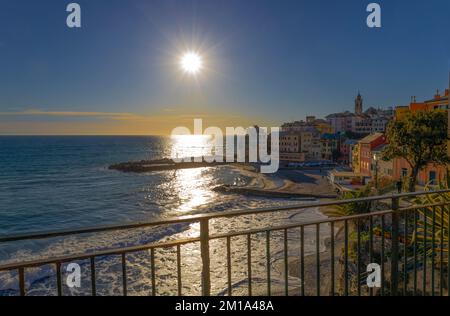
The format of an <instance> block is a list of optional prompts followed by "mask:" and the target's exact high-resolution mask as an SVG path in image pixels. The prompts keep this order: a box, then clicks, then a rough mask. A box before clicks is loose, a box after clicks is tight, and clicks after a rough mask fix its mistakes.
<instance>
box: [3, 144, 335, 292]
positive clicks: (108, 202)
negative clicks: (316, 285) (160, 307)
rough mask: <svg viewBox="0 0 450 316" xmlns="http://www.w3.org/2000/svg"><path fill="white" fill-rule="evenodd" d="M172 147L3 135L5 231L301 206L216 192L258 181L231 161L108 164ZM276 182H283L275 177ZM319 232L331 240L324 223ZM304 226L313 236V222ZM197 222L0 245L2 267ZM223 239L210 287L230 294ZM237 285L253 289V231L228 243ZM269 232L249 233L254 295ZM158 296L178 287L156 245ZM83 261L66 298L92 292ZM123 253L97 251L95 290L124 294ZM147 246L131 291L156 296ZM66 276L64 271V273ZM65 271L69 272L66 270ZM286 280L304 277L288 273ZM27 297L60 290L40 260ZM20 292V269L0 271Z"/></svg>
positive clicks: (164, 233)
mask: <svg viewBox="0 0 450 316" xmlns="http://www.w3.org/2000/svg"><path fill="white" fill-rule="evenodd" d="M181 145H182V146H185V147H186V152H187V153H191V154H193V155H195V154H202V153H204V152H205V151H208V150H210V148H208V144H207V143H205V144H201V143H199V142H188V143H186V144H181ZM174 146H177V147H179V146H180V144H174V141H173V139H171V138H169V137H155V136H149V137H116V136H114V137H113V136H104V137H99V136H95V137H94V136H91V137H75V136H70V137H69V136H67V137H59V136H58V137H56V136H32V137H31V136H21V137H19V136H10V137H0V168H1V169H0V235H1V236H5V235H11V234H18V233H29V232H38V231H49V230H59V229H76V228H82V227H92V226H96V225H111V224H126V223H130V222H135V221H151V220H158V219H163V218H170V217H175V216H180V215H190V214H196V213H208V212H223V211H228V210H233V209H244V208H253V207H266V206H276V205H286V204H289V203H296V204H298V203H301V202H299V201H295V200H291V199H273V198H270V199H269V198H262V197H246V196H241V195H232V194H222V193H218V192H215V191H214V190H213V188H214V187H216V186H219V185H223V184H228V185H243V184H246V183H249V182H250V181H251V180H252V178H251V175H249V174H248V173H243V172H241V171H240V170H239V169H237V168H232V167H229V166H221V167H210V168H198V169H184V170H171V171H161V172H152V173H143V174H135V173H121V172H118V171H112V170H109V169H108V166H109V165H110V164H114V163H119V162H125V161H138V160H143V159H160V158H166V157H170V155H171V151H172V149H173V147H174ZM272 177H273V180H274V181H279V180H278V179H277V178H276V176H272ZM319 218H323V215H321V214H320V213H319V212H318V211H317V210H316V209H305V210H301V211H300V210H297V211H296V210H294V211H289V212H279V213H271V214H264V215H251V216H242V217H239V218H233V219H216V220H213V221H212V222H211V224H210V225H211V228H210V230H211V233H212V234H215V233H226V232H230V231H238V230H246V229H255V228H258V227H261V228H263V227H268V226H276V225H283V224H287V223H293V222H299V221H305V220H312V219H319ZM322 229H323V231H322V232H321V236H322V240H321V247H323V238H326V237H327V231H328V230H327V228H326V226H325V225H324V226H323V228H322ZM305 233H306V235H307V237H308V236H311V238H306V240H314V238H312V237H313V236H314V234H315V231H314V229H313V228H311V229H309V228H307V229H306V230H305ZM198 234H199V225H198V224H196V223H194V224H178V225H171V226H161V227H156V228H143V229H135V230H129V231H119V232H114V233H100V234H90V235H83V236H72V237H65V238H52V239H49V240H41V241H26V242H15V243H6V244H2V245H0V264H4V263H9V262H19V261H27V260H33V259H39V258H47V257H52V256H61V255H68V254H84V253H89V252H92V251H98V250H105V249H112V248H117V247H124V246H135V245H142V244H146V243H153V242H157V241H166V240H176V239H179V238H186V237H196V236H198ZM282 241H283V233H282V232H274V233H272V236H271V261H270V269H271V272H272V284H273V290H274V291H277V289H278V290H280V291H281V289H283V288H284V283H283V282H284V275H283V267H284V263H283V260H284V252H283V249H284V248H283V242H282ZM288 241H289V254H288V257H289V258H290V259H291V258H298V257H299V247H298V246H299V231H298V230H295V229H293V230H289V234H288ZM225 242H226V241H225V240H213V241H211V242H210V249H211V283H212V293H213V294H218V295H221V294H225V293H226V289H227V287H228V285H227V278H226V277H225V276H226V272H227V260H226V256H224V249H226V243H225ZM231 245H232V247H231V258H232V287H233V290H234V293H235V294H240V293H241V294H245V293H246V291H247V282H248V276H247V256H246V253H247V238H246V236H243V237H235V238H232V241H231ZM265 245H266V243H265V234H264V233H263V234H256V235H253V236H252V242H251V248H252V283H253V292H254V293H258V292H259V293H262V294H263V293H264V290H265V289H266V282H267V280H266V271H267V266H266V257H265V256H266V250H265ZM314 249H315V244H314V243H312V242H307V244H306V245H305V253H306V254H308V253H312V252H313V251H314ZM155 255H156V256H155V266H156V269H155V275H156V289H157V292H156V294H157V295H172V294H177V263H176V249H157V250H156V252H155ZM78 263H79V264H80V266H81V268H82V275H83V278H82V286H81V288H72V289H71V288H68V287H64V289H63V291H64V294H65V295H82V294H89V293H90V292H89V291H90V270H89V262H88V261H80V262H78ZM120 264H121V261H120V257H115V256H109V257H101V258H96V269H97V275H96V279H97V289H98V294H100V295H101V294H104V295H115V294H117V295H120V294H121V291H122V286H121V282H122V276H121V265H120ZM150 266H151V265H150V254H149V252H148V251H143V252H139V253H134V254H129V255H127V271H128V277H127V279H128V288H129V290H128V291H129V294H131V295H149V294H151V274H152V271H151V267H150ZM181 267H182V269H181V271H182V280H183V284H182V291H183V294H185V295H195V294H200V293H201V281H200V280H201V259H200V247H199V245H198V244H188V245H184V246H182V247H181ZM64 268H65V266H63V272H64V271H65V270H64ZM64 273H65V272H64ZM64 273H63V277H64V276H65V275H66V274H64ZM289 283H290V286H291V287H296V286H298V284H299V280H298V279H297V278H292V277H290V282H289ZM26 286H27V293H28V294H29V295H46V294H54V293H55V292H56V277H55V268H54V267H53V266H43V267H39V268H33V269H27V273H26ZM17 293H18V285H17V274H16V272H11V273H6V272H3V273H0V295H16V294H17Z"/></svg>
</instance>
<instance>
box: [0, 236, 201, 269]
mask: <svg viewBox="0 0 450 316" xmlns="http://www.w3.org/2000/svg"><path fill="white" fill-rule="evenodd" d="M195 242H200V238H187V239H183V240H178V241H171V242H165V243H159V244H147V245H141V246H135V247H127V248H117V249H111V250H104V251H97V252H91V253H87V254H83V255H79V254H78V255H68V256H63V257H55V258H52V259H40V260H39V259H38V260H32V261H27V262H23V263H17V262H16V263H9V264H5V265H1V266H0V271H7V270H15V269H18V268H32V267H39V266H44V265H47V264H55V263H65V262H71V261H77V260H86V259H90V258H92V257H103V256H118V255H122V254H126V253H133V252H139V251H145V250H150V249H154V248H170V247H176V246H181V245H186V244H190V243H195Z"/></svg>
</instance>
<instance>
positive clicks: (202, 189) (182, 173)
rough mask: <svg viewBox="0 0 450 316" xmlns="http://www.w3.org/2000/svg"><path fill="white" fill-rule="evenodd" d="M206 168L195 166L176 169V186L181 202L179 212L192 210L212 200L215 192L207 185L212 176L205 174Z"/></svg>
mask: <svg viewBox="0 0 450 316" xmlns="http://www.w3.org/2000/svg"><path fill="white" fill-rule="evenodd" d="M206 169H207V168H195V169H180V170H177V171H176V174H175V187H176V188H177V191H178V192H177V193H178V198H179V201H180V203H181V204H180V206H179V207H178V209H177V211H178V212H180V213H186V212H190V211H193V210H195V209H197V208H199V207H201V206H203V205H205V204H207V203H208V202H210V201H211V199H212V194H213V192H212V191H211V189H210V188H209V187H208V186H207V183H209V179H208V177H210V176H208V175H206V174H204V171H205V170H206Z"/></svg>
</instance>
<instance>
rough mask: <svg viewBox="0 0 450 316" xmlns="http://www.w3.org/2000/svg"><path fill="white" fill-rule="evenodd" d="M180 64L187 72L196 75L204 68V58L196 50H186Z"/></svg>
mask: <svg viewBox="0 0 450 316" xmlns="http://www.w3.org/2000/svg"><path fill="white" fill-rule="evenodd" d="M180 66H181V69H182V70H183V71H184V72H185V73H188V74H190V75H195V74H198V73H199V72H200V71H201V70H202V67H203V60H202V57H201V56H200V55H199V54H198V53H196V52H186V53H184V54H183V56H181V59H180Z"/></svg>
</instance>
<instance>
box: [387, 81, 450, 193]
mask: <svg viewBox="0 0 450 316" xmlns="http://www.w3.org/2000/svg"><path fill="white" fill-rule="evenodd" d="M448 109H449V89H446V90H445V93H444V95H440V93H439V91H437V92H436V94H435V95H434V98H433V99H431V100H427V101H424V102H421V103H420V102H416V100H415V97H413V98H412V99H411V103H410V105H409V107H405V106H401V107H397V108H396V109H395V119H397V120H399V119H402V118H404V117H405V116H406V115H407V113H410V112H417V111H436V110H442V111H448ZM449 149H450V148H449ZM449 153H450V151H449ZM393 163H394V179H397V180H399V179H403V178H404V177H407V176H409V174H410V172H411V167H410V166H409V164H408V162H407V161H406V160H405V159H403V158H396V159H394V162H393ZM446 173H447V168H446V167H445V166H440V165H436V164H429V165H428V166H427V167H426V168H424V169H423V170H421V171H420V172H419V175H418V177H417V180H418V184H419V185H426V184H436V183H437V182H438V181H440V180H443V179H444V178H445V176H446Z"/></svg>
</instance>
